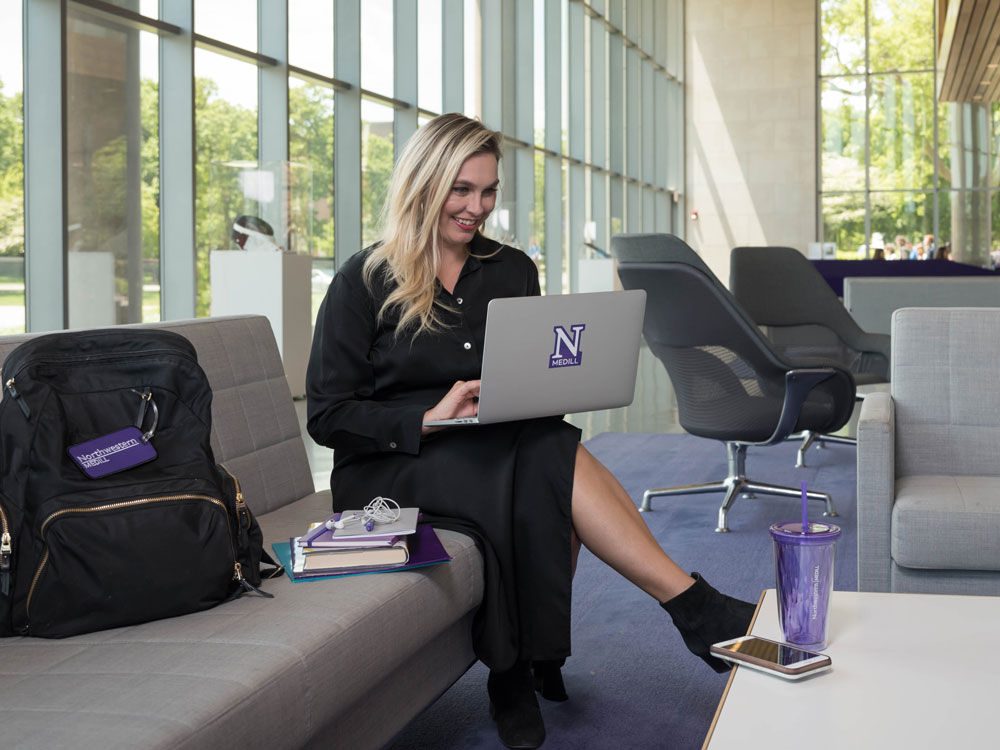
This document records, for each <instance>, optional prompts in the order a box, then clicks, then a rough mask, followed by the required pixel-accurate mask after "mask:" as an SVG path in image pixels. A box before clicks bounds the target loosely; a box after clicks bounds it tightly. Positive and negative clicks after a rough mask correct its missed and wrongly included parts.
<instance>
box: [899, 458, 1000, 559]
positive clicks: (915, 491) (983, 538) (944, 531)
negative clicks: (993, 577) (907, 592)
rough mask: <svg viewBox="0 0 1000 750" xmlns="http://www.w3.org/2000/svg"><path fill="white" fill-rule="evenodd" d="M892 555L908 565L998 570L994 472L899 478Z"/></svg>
mask: <svg viewBox="0 0 1000 750" xmlns="http://www.w3.org/2000/svg"><path fill="white" fill-rule="evenodd" d="M892 558H893V560H895V562H896V564H897V565H902V566H905V567H908V568H929V569H937V570H1000V486H998V483H997V479H996V477H976V476H967V477H952V476H909V477H900V478H899V479H897V481H896V502H895V504H894V506H893V509H892Z"/></svg>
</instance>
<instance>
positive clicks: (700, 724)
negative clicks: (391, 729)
mask: <svg viewBox="0 0 1000 750" xmlns="http://www.w3.org/2000/svg"><path fill="white" fill-rule="evenodd" d="M586 445H587V447H588V448H589V449H590V451H591V452H592V453H593V454H594V455H595V456H597V457H598V458H599V459H600V460H601V461H602V462H604V464H605V465H606V466H607V467H608V468H609V469H610V470H611V471H612V472H613V473H614V474H615V476H616V477H618V479H619V481H621V482H622V484H623V485H624V487H625V489H626V490H628V492H629V494H630V495H631V496H632V499H633V500H634V501H636V504H638V502H639V501H640V500H641V499H642V493H643V491H645V490H646V489H648V488H651V487H663V486H665V485H675V484H693V483H696V482H709V481H714V480H718V479H721V478H722V477H723V476H724V475H725V472H726V456H725V449H724V448H723V446H722V444H721V443H718V442H715V441H709V440H702V439H700V438H696V437H692V436H690V435H660V434H656V435H644V434H618V433H605V434H602V435H598V436H596V437H595V438H593V439H592V440H589V441H588V442H587V444H586ZM795 450H796V444H795V443H791V442H789V443H785V444H782V445H778V446H773V447H770V448H760V449H750V451H749V452H748V456H747V473H748V475H749V477H750V478H751V479H758V480H760V481H766V482H771V483H775V484H785V485H789V486H793V487H798V486H799V484H800V483H801V482H802V480H805V481H807V482H808V484H809V487H810V489H816V490H820V491H824V492H830V493H831V494H833V499H834V503H835V504H836V507H837V511H838V513H840V516H839V517H838V518H837V519H835V521H836V523H838V524H839V525H840V526H841V529H842V530H843V535H842V537H841V540H840V542H839V544H838V550H837V567H836V573H835V577H834V587H835V588H837V589H841V590H854V589H856V588H857V534H856V525H855V519H856V507H855V505H856V504H855V494H856V489H855V474H856V460H855V449H854V448H853V447H851V446H843V445H830V446H829V447H827V448H825V449H823V450H810V452H809V456H808V462H809V463H810V464H811V465H810V467H809V468H807V469H796V468H795V467H794V464H795ZM721 500H722V495H721V493H720V494H710V495H688V496H680V497H670V498H659V499H654V500H653V512H651V513H646V514H645V515H644V518H645V519H646V522H647V523H648V524H649V526H650V528H651V529H652V531H653V534H654V535H655V536H656V538H657V539H658V540H659V541H660V543H661V544H662V545H663V548H664V549H665V550H666V551H667V552H668V553H669V554H670V555H671V557H673V558H674V560H676V561H677V563H678V564H679V565H681V567H683V568H685V569H687V570H697V571H699V572H700V573H701V574H702V575H704V576H705V578H706V579H707V580H708V581H709V582H710V583H712V584H713V585H714V586H715V587H716V588H718V589H720V590H722V591H724V592H725V593H728V594H731V595H733V596H738V597H740V598H742V599H746V600H748V601H753V602H756V601H757V599H758V597H759V596H760V593H761V591H762V590H763V589H765V588H773V587H774V565H773V558H772V554H773V553H772V548H771V541H770V536H769V535H768V532H767V529H768V526H769V525H770V524H771V523H773V522H775V521H787V520H797V519H798V517H799V512H800V511H799V507H800V506H799V504H798V501H797V500H795V499H781V498H774V497H763V496H760V497H757V498H752V499H742V498H741V499H740V500H738V501H737V502H736V504H735V505H734V506H733V509H732V510H731V511H730V514H729V525H730V528H731V529H732V533H730V534H717V533H715V532H714V529H715V523H716V518H717V515H718V513H717V511H718V507H719V503H720V502H721ZM810 506H811V514H810V517H811V518H812V519H813V520H819V519H820V518H821V517H822V516H821V513H822V505H821V504H820V503H816V502H811V503H810ZM486 675H487V671H486V669H485V668H484V667H483V666H482V665H481V664H477V665H476V666H475V667H473V668H472V669H471V670H469V672H467V673H466V674H465V676H464V677H462V678H461V679H460V680H459V681H458V682H456V683H455V685H454V686H452V688H451V689H450V690H449V691H448V692H447V693H445V694H444V695H443V696H442V697H441V698H440V700H438V701H437V702H436V703H435V704H434V705H433V706H431V707H430V708H429V709H428V710H427V711H426V712H424V714H422V715H421V716H420V717H418V718H417V720H416V721H414V722H413V723H412V724H411V725H410V726H409V727H408V728H407V729H406V731H405V732H404V733H403V735H402V736H401V737H399V738H397V739H396V741H395V742H394V743H393V744H392V745H390V748H391V750H417V749H420V750H423V749H425V748H434V749H435V750H439V749H440V750H446V749H448V748H455V749H456V750H457V749H458V748H461V749H462V750H466V749H468V748H475V749H479V748H483V749H486V748H490V749H493V748H501V747H502V745H500V743H499V741H498V740H497V736H496V729H495V726H494V724H493V722H492V721H490V719H489V717H488V715H487V711H486V709H487V705H488V703H487V697H486ZM563 675H564V678H565V681H566V690H567V692H568V693H569V695H570V700H569V701H567V702H565V703H549V702H547V701H545V700H541V699H540V703H541V704H542V712H543V714H544V716H545V725H546V730H547V733H548V739H547V740H546V742H545V745H544V747H545V748H546V750H557V749H560V748H574V749H577V748H611V747H630V748H668V749H670V750H674V749H677V750H689V749H692V750H696V749H697V748H700V747H701V745H702V743H703V742H704V739H705V734H706V733H707V731H708V727H709V724H710V723H711V721H712V717H713V716H714V714H715V709H716V706H717V705H718V702H719V698H720V697H721V695H722V691H723V688H724V687H725V684H726V679H727V677H728V676H727V675H719V674H716V673H715V672H713V671H712V670H710V669H709V668H708V667H707V666H705V665H704V664H703V663H702V662H701V661H700V660H699V659H697V658H696V657H694V656H692V655H691V654H690V653H689V652H688V651H687V650H686V649H685V648H684V644H683V643H682V642H681V638H680V636H679V635H678V634H677V631H676V630H675V629H674V628H673V625H672V624H671V622H670V618H669V616H668V615H667V614H666V613H665V612H664V611H663V610H662V609H660V607H658V606H657V604H656V602H654V601H652V600H651V599H650V598H649V596H647V595H646V594H644V593H643V592H642V591H640V590H639V589H637V588H635V587H634V586H632V585H631V584H630V583H629V582H628V581H626V580H625V579H624V578H622V577H621V576H619V575H618V574H616V573H615V572H614V571H612V570H611V569H610V568H608V567H607V566H605V565H604V564H603V563H601V562H600V561H599V560H597V559H596V558H595V557H594V556H593V555H591V554H590V553H589V552H587V551H586V550H584V551H583V552H582V554H581V555H580V563H579V567H578V568H577V574H576V579H575V580H574V584H573V656H572V657H571V658H570V659H569V660H568V661H567V662H566V666H565V667H564V668H563Z"/></svg>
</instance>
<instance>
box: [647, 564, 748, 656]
mask: <svg viewBox="0 0 1000 750" xmlns="http://www.w3.org/2000/svg"><path fill="white" fill-rule="evenodd" d="M691 576H692V577H693V578H694V585H693V586H691V587H690V588H688V589H686V590H684V591H682V592H681V593H679V594H678V595H677V596H675V597H674V598H673V599H671V600H670V601H667V602H663V603H662V604H660V606H661V607H663V608H664V609H665V610H666V611H667V612H668V613H669V614H670V616H671V617H672V618H673V621H674V625H675V626H676V627H677V630H679V631H680V634H681V637H682V638H684V645H685V646H687V647H688V651H690V652H691V653H692V654H694V655H695V656H698V657H700V658H701V659H702V661H704V662H705V663H706V664H707V665H708V666H710V667H711V668H712V669H714V670H715V671H716V672H719V673H722V672H727V671H729V669H730V668H731V667H732V664H729V663H728V662H725V661H723V660H722V659H716V658H715V657H714V656H712V654H711V652H710V651H709V649H710V648H711V647H712V644H713V643H718V642H719V641H728V640H730V639H732V638H738V637H740V636H741V635H746V634H747V631H748V630H749V629H750V622H751V621H752V620H753V613H754V611H755V610H756V609H757V608H756V606H755V605H753V604H750V602H744V601H740V600H739V599H733V598H732V597H731V596H726V595H725V594H720V593H719V592H718V591H716V590H715V589H713V588H712V587H711V586H709V585H708V582H707V581H706V580H705V579H704V578H702V577H701V576H700V575H699V574H698V573H692V574H691Z"/></svg>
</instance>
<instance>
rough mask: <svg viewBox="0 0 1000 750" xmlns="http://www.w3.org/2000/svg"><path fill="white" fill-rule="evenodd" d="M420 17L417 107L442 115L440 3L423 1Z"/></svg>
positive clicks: (434, 0)
mask: <svg viewBox="0 0 1000 750" xmlns="http://www.w3.org/2000/svg"><path fill="white" fill-rule="evenodd" d="M417 14H418V15H417V105H418V106H419V107H420V108H422V109H428V110H430V111H431V112H440V111H441V64H442V63H441V0H420V6H419V8H418V10H417Z"/></svg>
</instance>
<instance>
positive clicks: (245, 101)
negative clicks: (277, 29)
mask: <svg viewBox="0 0 1000 750" xmlns="http://www.w3.org/2000/svg"><path fill="white" fill-rule="evenodd" d="M194 71H195V102H194V118H195V224H196V226H195V244H196V246H197V303H196V313H197V315H198V316H199V317H201V316H205V315H209V314H210V312H211V290H210V278H209V253H210V252H211V251H212V250H220V249H221V250H224V249H228V248H231V247H234V245H233V244H232V243H233V240H232V226H233V222H234V221H235V219H236V218H237V217H238V216H241V215H253V216H260V211H261V209H260V205H259V202H258V200H257V199H256V198H255V196H254V193H253V191H252V190H250V191H246V192H245V191H244V187H245V186H246V185H247V184H248V180H247V179H246V178H242V179H241V177H240V175H241V174H242V173H245V172H247V173H252V172H253V171H254V170H256V169H257V66H256V65H251V64H248V63H244V62H241V61H239V60H235V59H233V58H230V57H224V56H223V55H218V54H215V53H214V52H210V51H208V50H204V49H196V50H195V56H194Z"/></svg>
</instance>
